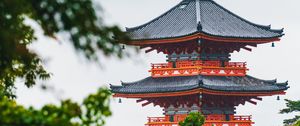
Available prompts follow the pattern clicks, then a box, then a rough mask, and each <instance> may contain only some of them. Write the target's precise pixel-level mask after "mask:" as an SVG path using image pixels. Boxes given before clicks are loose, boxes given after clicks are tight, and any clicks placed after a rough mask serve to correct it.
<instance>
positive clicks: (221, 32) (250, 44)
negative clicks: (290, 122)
mask: <svg viewBox="0 0 300 126" xmlns="http://www.w3.org/2000/svg"><path fill="white" fill-rule="evenodd" d="M126 32H127V34H128V35H129V36H130V37H131V41H130V42H129V43H128V45H134V46H139V47H140V48H141V49H145V50H146V53H148V52H151V51H157V52H158V53H163V54H165V55H166V63H155V64H151V66H150V70H149V72H150V74H151V75H150V76H149V77H147V78H145V79H141V80H139V81H134V82H129V83H124V82H122V83H121V85H120V86H117V85H111V87H110V88H111V91H112V92H113V93H114V95H113V96H114V97H116V98H133V99H137V103H140V104H141V105H142V106H146V105H150V104H152V105H154V106H159V107H161V108H163V115H164V116H163V117H149V118H148V122H146V124H145V125H146V126H178V123H179V121H182V120H184V119H185V117H186V116H187V114H188V113H190V112H201V113H202V114H203V115H204V116H205V117H206V120H205V124H204V126H251V125H252V124H253V123H254V122H253V121H252V120H251V116H250V115H236V111H235V110H236V107H237V106H239V105H244V104H245V103H246V102H249V103H252V104H257V101H261V100H262V97H264V96H272V95H284V94H285V90H287V89H288V88H289V87H288V84H287V82H283V83H278V82H277V81H276V79H274V80H262V79H258V78H255V77H253V76H250V75H247V71H248V68H247V64H246V62H231V61H230V60H231V59H230V56H231V54H232V53H233V52H234V51H236V52H239V51H240V50H241V49H245V50H248V51H252V48H254V47H257V45H258V44H265V43H272V45H273V44H274V43H275V42H279V41H280V38H281V37H282V36H283V35H284V34H283V29H271V27H270V26H263V25H258V24H255V23H252V22H250V21H248V20H246V19H244V18H242V17H239V16H238V15H236V14H234V13H232V12H230V11H229V10H227V9H225V8H224V7H222V6H221V5H219V4H217V3H216V2H214V1H213V0H183V1H182V2H180V3H179V4H178V5H176V6H175V7H173V8H171V9H170V10H169V11H167V12H166V13H164V14H162V15H161V16H159V17H157V18H155V19H153V20H152V21H150V22H148V23H146V24H143V25H141V26H137V27H134V28H127V29H126Z"/></svg>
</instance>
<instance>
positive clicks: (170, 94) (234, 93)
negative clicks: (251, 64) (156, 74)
mask: <svg viewBox="0 0 300 126" xmlns="http://www.w3.org/2000/svg"><path fill="white" fill-rule="evenodd" d="M200 93H203V94H210V95H224V96H272V95H285V91H284V90H277V91H265V92H262V91H260V92H237V91H216V90H210V89H204V88H197V89H193V90H189V91H181V92H166V93H147V94H145V93H137V94H125V93H115V94H114V95H113V97H122V98H150V97H174V96H184V95H192V94H200Z"/></svg>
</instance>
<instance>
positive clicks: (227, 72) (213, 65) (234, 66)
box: [149, 61, 247, 77]
mask: <svg viewBox="0 0 300 126" xmlns="http://www.w3.org/2000/svg"><path fill="white" fill-rule="evenodd" d="M151 67H152V68H151V70H150V71H149V72H151V75H152V77H168V76H191V75H208V76H209V75H211V76H245V75H246V71H247V67H246V63H245V62H224V63H221V62H220V61H178V62H176V63H172V62H169V63H160V64H151Z"/></svg>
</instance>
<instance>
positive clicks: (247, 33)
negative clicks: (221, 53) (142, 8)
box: [127, 0, 283, 40]
mask: <svg viewBox="0 0 300 126" xmlns="http://www.w3.org/2000/svg"><path fill="white" fill-rule="evenodd" d="M127 33H129V35H130V36H131V37H132V39H133V40H152V39H164V38H176V37H182V36H187V35H191V34H195V33H204V34H207V35H211V36H217V37H231V38H252V39H253V38H254V39H255V38H257V39H258V38H276V37H281V36H282V35H283V29H281V30H273V29H270V26H262V25H258V24H254V23H251V22H249V21H247V20H245V19H243V18H241V17H239V16H237V15H235V14H234V13H232V12H230V11H228V10H227V9H225V8H223V7H222V6H220V5H219V4H217V3H215V2H214V1H213V0H183V1H182V2H181V3H179V4H178V5H176V6H175V7H173V8H172V9H170V10H169V11H167V12H166V13H164V14H162V15H161V16H159V17H157V18H155V19H154V20H152V21H150V22H148V23H146V24H144V25H141V26H138V27H134V28H127Z"/></svg>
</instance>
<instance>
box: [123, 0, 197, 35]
mask: <svg viewBox="0 0 300 126" xmlns="http://www.w3.org/2000/svg"><path fill="white" fill-rule="evenodd" d="M191 1H192V0H183V1H181V2H180V3H178V4H177V5H175V6H174V7H172V8H171V9H169V10H168V11H166V12H165V13H163V14H161V15H159V16H158V17H156V18H154V19H152V20H150V21H148V22H147V23H144V24H142V25H139V26H136V27H131V28H128V27H127V28H126V32H132V31H134V30H136V29H139V28H142V27H145V26H147V25H148V24H150V23H152V22H154V21H156V20H158V19H159V18H161V17H163V16H164V15H166V14H168V13H169V12H171V11H172V10H174V9H176V8H177V7H179V6H180V5H182V4H189V3H190V2H191Z"/></svg>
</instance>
